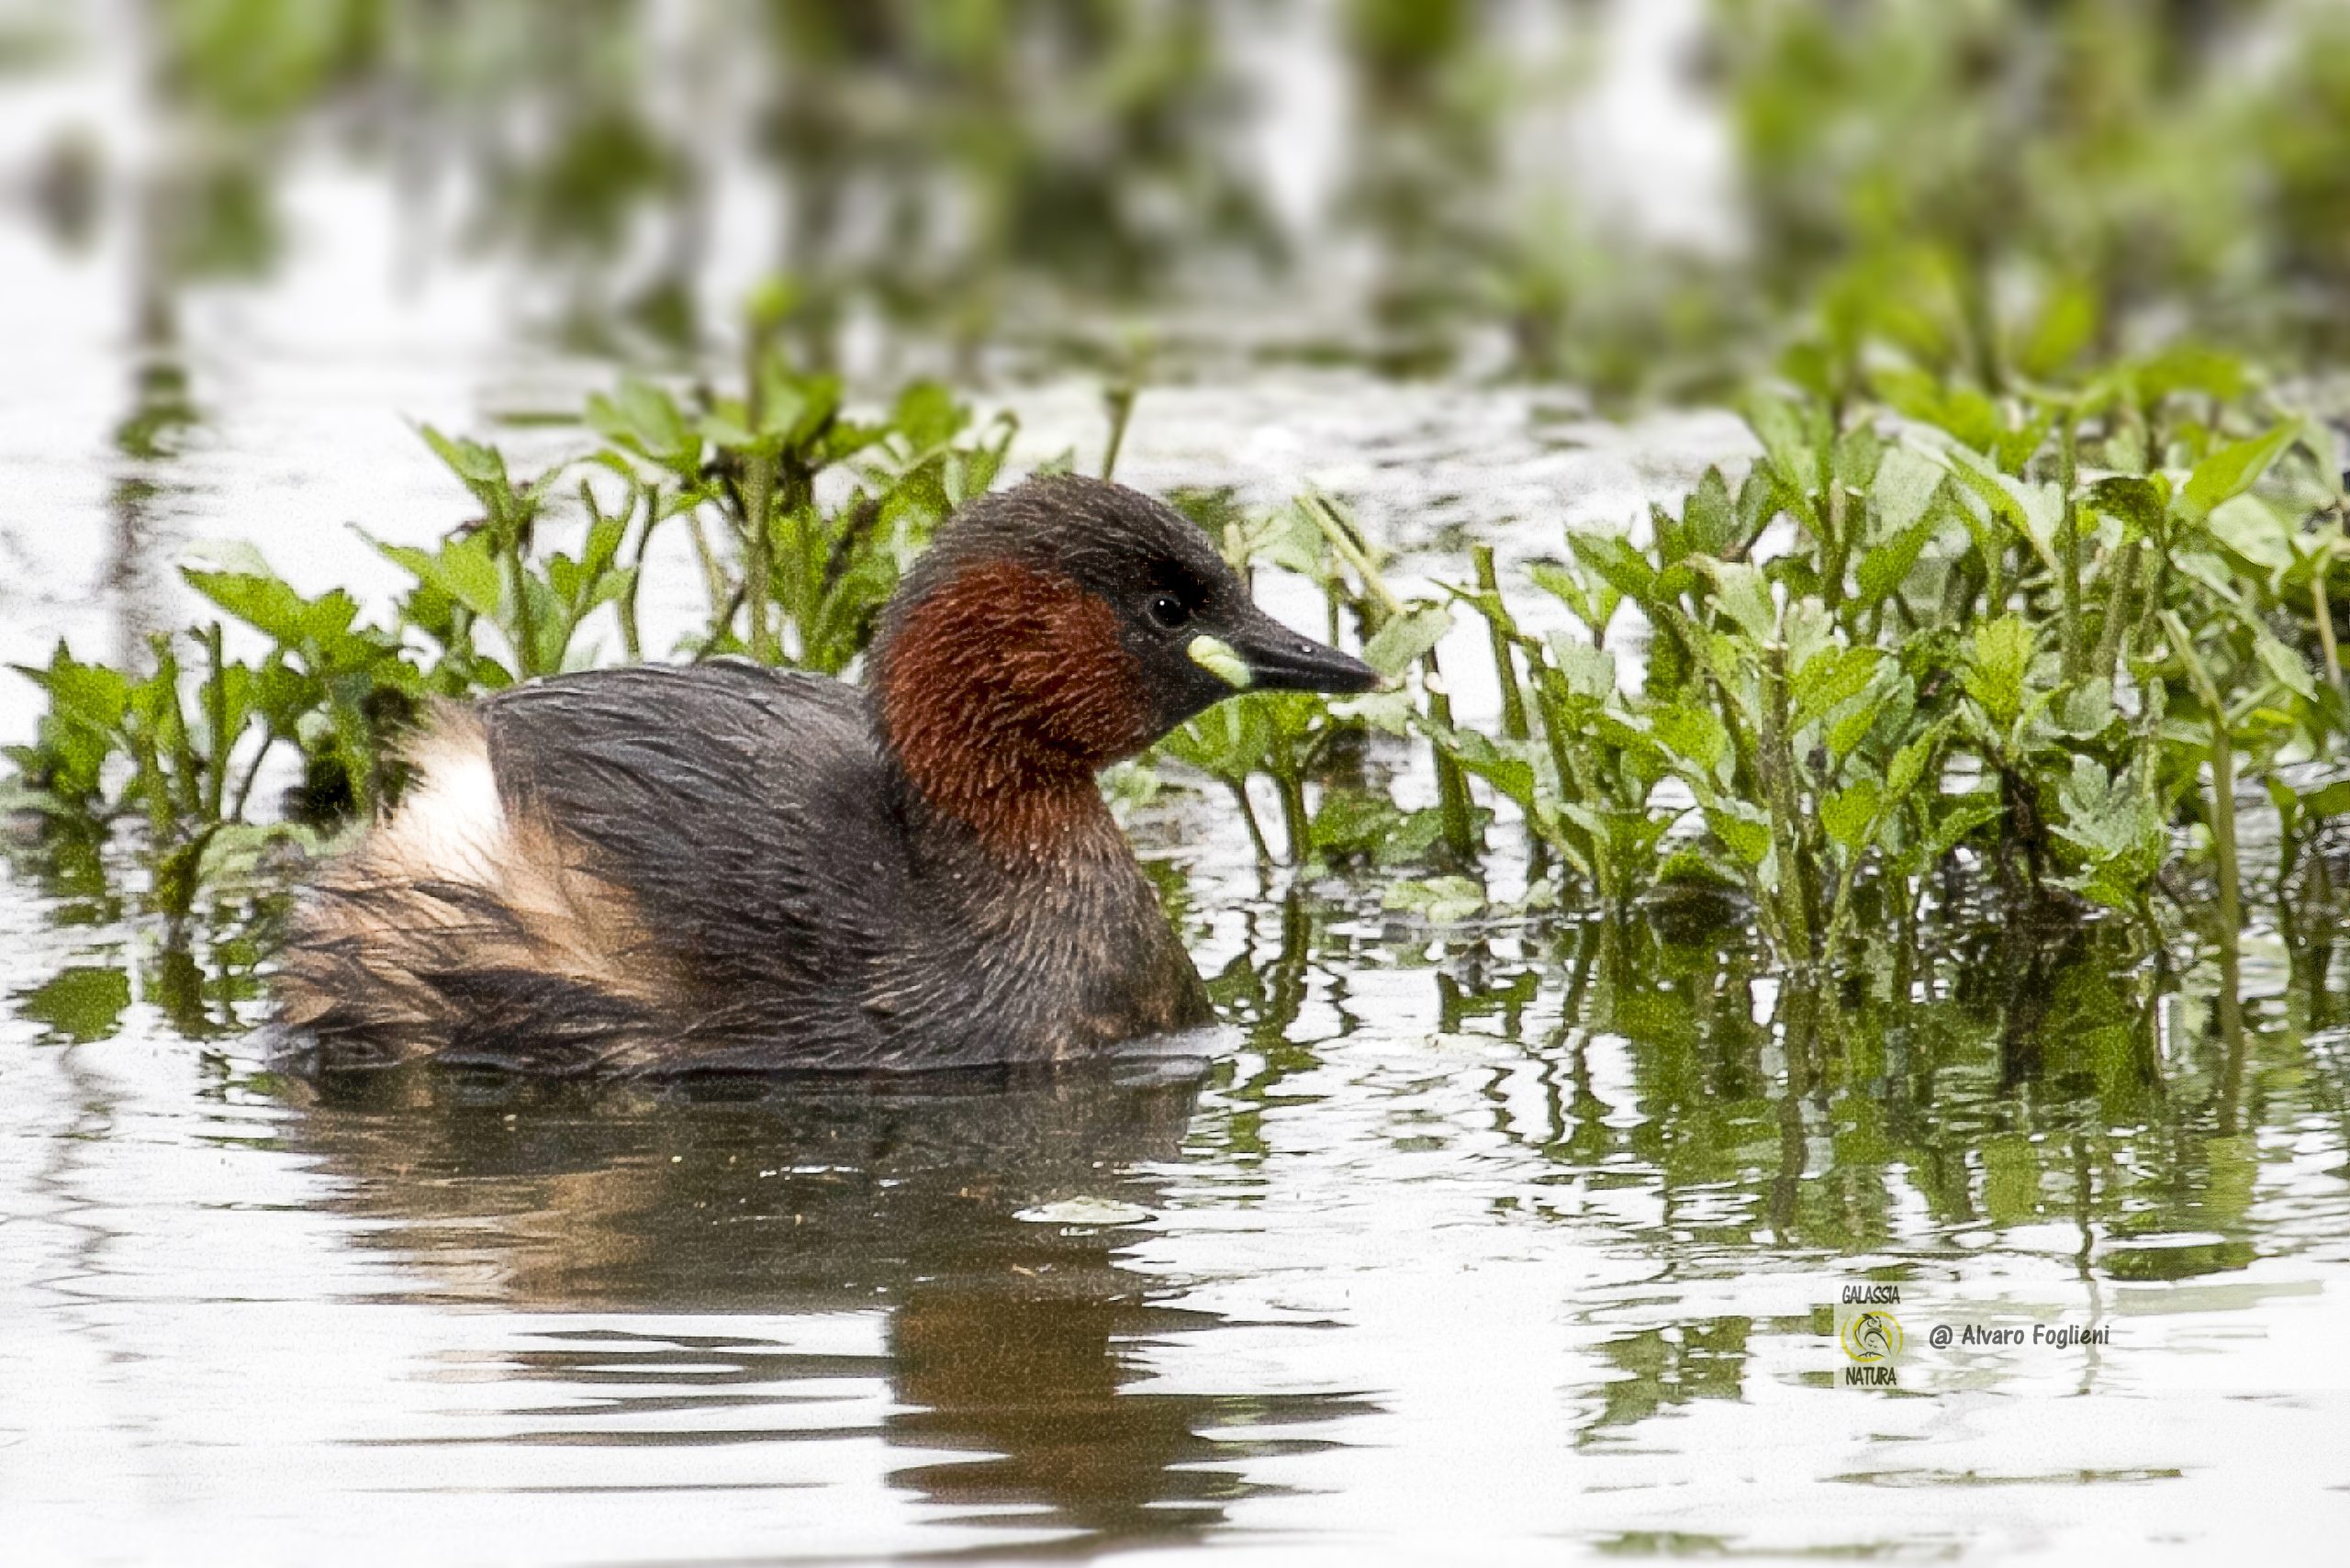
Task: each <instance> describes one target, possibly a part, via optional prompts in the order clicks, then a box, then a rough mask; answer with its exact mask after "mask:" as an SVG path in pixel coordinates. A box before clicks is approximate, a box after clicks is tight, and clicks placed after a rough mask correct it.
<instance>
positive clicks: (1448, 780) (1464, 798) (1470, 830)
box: [1420, 648, 1478, 869]
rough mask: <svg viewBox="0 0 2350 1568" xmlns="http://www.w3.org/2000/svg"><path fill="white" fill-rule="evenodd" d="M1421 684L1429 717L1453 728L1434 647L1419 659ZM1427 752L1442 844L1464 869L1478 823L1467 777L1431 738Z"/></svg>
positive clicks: (1472, 856)
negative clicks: (1431, 759)
mask: <svg viewBox="0 0 2350 1568" xmlns="http://www.w3.org/2000/svg"><path fill="white" fill-rule="evenodd" d="M1420 668H1421V670H1422V672H1423V673H1422V675H1421V684H1422V685H1423V686H1425V687H1426V688H1427V695H1428V718H1429V720H1430V721H1431V722H1433V723H1434V724H1435V725H1436V727H1437V728H1438V729H1439V730H1449V729H1451V728H1452V697H1451V694H1450V693H1449V692H1447V691H1446V690H1445V689H1444V672H1443V670H1441V669H1440V668H1438V666H1437V662H1436V650H1435V649H1434V648H1430V649H1429V650H1428V651H1427V654H1425V655H1422V657H1421V659H1420ZM1428 754H1429V755H1430V756H1433V757H1434V758H1435V759H1436V801H1437V809H1438V812H1440V813H1441V814H1442V816H1443V819H1444V847H1445V851H1446V853H1447V854H1448V855H1449V856H1450V857H1451V858H1452V860H1453V862H1454V864H1455V865H1456V866H1458V867H1460V868H1464V869H1465V868H1468V867H1470V866H1472V865H1474V864H1475V863H1476V860H1477V849H1478V844H1477V824H1476V820H1475V818H1474V817H1472V815H1471V814H1470V813H1471V804H1470V800H1469V779H1468V776H1467V775H1465V774H1463V773H1462V772H1461V771H1460V764H1459V763H1457V762H1455V761H1453V760H1452V758H1451V757H1450V756H1448V755H1447V754H1446V752H1445V749H1444V747H1442V746H1440V745H1437V744H1436V743H1435V742H1434V741H1433V740H1431V741H1430V742H1429V743H1428Z"/></svg>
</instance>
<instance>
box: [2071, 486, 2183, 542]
mask: <svg viewBox="0 0 2350 1568" xmlns="http://www.w3.org/2000/svg"><path fill="white" fill-rule="evenodd" d="M2088 503H2089V505H2090V506H2091V507H2093V508H2095V509H2096V510H2098V511H2101V512H2103V513H2105V515H2106V516H2108V517H2110V518H2113V519H2115V520H2116V521H2120V522H2121V524H2122V525H2123V526H2124V527H2125V528H2126V529H2127V530H2128V532H2129V535H2130V536H2131V537H2132V538H2136V539H2146V540H2154V539H2160V538H2162V537H2163V536H2164V532H2165V530H2164V523H2165V520H2166V519H2167V517H2168V515H2169V511H2170V483H2169V481H2168V480H2166V479H2165V478H2163V476H2160V475H2159V474H2156V475H2149V476H2131V475H2120V476H2114V477H2111V478H2105V479H2099V480H2098V482H2097V483H2096V484H2094V485H2091V486H2090V487H2089V491H2088Z"/></svg>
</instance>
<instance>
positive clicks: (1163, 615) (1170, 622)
mask: <svg viewBox="0 0 2350 1568" xmlns="http://www.w3.org/2000/svg"><path fill="white" fill-rule="evenodd" d="M1150 618H1151V619H1152V620H1153V621H1156V622H1158V624H1159V625H1161V626H1163V627H1165V628H1166V629H1167V630H1168V631H1169V632H1172V631H1173V630H1175V628H1177V627H1178V626H1181V624H1183V622H1186V621H1189V620H1190V619H1191V618H1192V612H1191V610H1188V609H1186V608H1185V607H1184V604H1183V601H1182V600H1181V599H1177V598H1176V597H1175V596H1174V595H1173V594H1171V593H1155V594H1153V595H1151V596H1150Z"/></svg>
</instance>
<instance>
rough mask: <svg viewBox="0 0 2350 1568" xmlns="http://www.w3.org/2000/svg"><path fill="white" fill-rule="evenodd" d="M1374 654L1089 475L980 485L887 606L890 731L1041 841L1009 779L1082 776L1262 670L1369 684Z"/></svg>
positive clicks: (931, 780) (978, 807) (1309, 685)
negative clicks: (1271, 609)
mask: <svg viewBox="0 0 2350 1568" xmlns="http://www.w3.org/2000/svg"><path fill="white" fill-rule="evenodd" d="M1377 682H1378V676H1377V674H1376V672H1374V671H1373V670H1372V669H1371V666H1368V665H1366V664H1364V663H1362V662H1361V661H1360V659H1356V658H1352V657H1350V656H1348V655H1346V654H1342V653H1340V652H1338V651H1337V649H1335V648H1331V647H1326V646H1325V645H1324V644H1320V643H1317V642H1315V641H1314V640H1313V639H1311V638H1308V637H1304V636H1301V635H1299V634H1298V633H1295V632H1292V631H1291V630H1290V629H1289V628H1287V627H1285V626H1283V625H1282V624H1281V622H1277V621H1275V620H1273V619H1272V618H1271V617H1270V616H1269V615H1267V614H1266V613H1265V612H1264V611H1262V610H1259V609H1258V608H1257V607H1256V605H1255V604H1253V603H1252V602H1250V600H1249V598H1248V589H1247V588H1246V587H1244V586H1243V585H1242V583H1241V581H1240V579H1239V578H1238V577H1237V576H1235V575H1234V573H1233V571H1232V569H1231V568H1230V567H1228V566H1225V563H1224V561H1223V559H1222V557H1220V556H1219V555H1218V554H1216V552H1215V550H1214V547H1213V546H1212V545H1211V544H1210V543H1209V542H1208V539H1207V536H1206V535H1205V534H1204V533H1203V532H1201V531H1200V529H1199V527H1198V526H1197V525H1196V524H1194V523H1192V521H1189V520H1188V519H1186V518H1184V517H1183V516H1181V514H1180V513H1178V512H1176V511H1174V510H1172V509H1170V508H1169V507H1167V506H1165V505H1164V504H1162V503H1160V502H1158V501H1156V500H1153V499H1152V498H1149V497H1147V496H1145V495H1142V494H1140V493H1139V492H1137V491H1134V490H1130V489H1127V488H1125V487H1123V486H1119V485H1113V484H1108V483H1105V482H1103V481H1101V480H1096V479H1086V478H1080V477H1079V476H1074V475H1054V476H1046V477H1040V478H1035V479H1031V480H1029V481H1028V482H1027V483H1025V484H1024V485H1021V486H1019V487H1016V488H1014V489H1011V490H1007V491H1002V492H1000V493H997V494H993V495H989V496H985V497H982V498H979V499H976V500H973V501H971V502H969V503H968V505H966V506H965V507H964V508H963V509H962V510H960V511H959V512H957V514H956V515H955V517H954V518H953V519H952V520H951V521H949V522H948V523H947V525H946V527H945V528H944V529H942V530H941V531H940V532H939V536H938V539H937V541H936V542H935V543H934V544H933V545H932V546H931V548H930V550H929V551H928V552H927V553H926V554H923V557H922V558H921V559H920V560H919V561H917V562H916V563H915V564H914V566H913V568H912V570H911V571H910V572H908V573H907V575H906V578H905V580H904V581H903V582H902V583H901V585H900V586H899V589H898V592H897V594H896V596H895V597H894V598H893V599H891V600H890V605H889V607H888V609H887V610H885V611H884V612H883V615H882V623H881V629H880V633H879V636H878V638H877V640H876V642H875V644H874V651H873V656H872V660H871V671H870V683H871V686H872V689H873V691H874V694H875V699H876V709H877V713H878V721H879V724H880V728H881V732H882V737H883V739H884V741H885V742H886V744H887V745H889V746H890V749H891V750H892V752H893V753H894V754H895V756H897V758H898V760H899V762H900V764H901V766H902V767H904V769H905V771H906V774H907V776H908V778H911V779H912V782H913V784H914V786H915V787H916V789H917V790H919V791H920V792H921V793H922V795H923V798H924V799H925V800H926V801H929V803H930V804H932V805H933V806H935V807H937V808H939V809H941V810H943V811H945V812H947V813H948V814H949V815H952V816H956V817H959V818H961V819H962V820H964V821H966V822H967V823H971V825H973V826H975V827H979V828H980V829H981V830H982V832H983V833H986V832H990V831H992V830H993V829H994V828H997V827H1003V828H1004V831H1005V832H1007V833H1013V834H1014V835H1015V836H1019V837H1022V838H1024V839H1027V840H1030V841H1033V840H1034V839H1035V837H1036V832H1037V831H1042V830H1040V829H1038V828H1037V823H1035V822H1028V821H1025V820H1019V821H1014V822H1013V823H1012V825H1010V826H1005V823H1004V822H1003V821H1000V820H999V819H1007V820H1008V819H1025V818H1032V817H1033V818H1036V819H1037V821H1038V822H1042V821H1044V820H1045V819H1046V816H1048V815H1049V813H1039V812H1019V811H1015V810H1012V809H1011V808H1012V806H1013V801H1012V800H1009V799H1005V798H1004V797H1019V796H1022V795H1037V794H1050V793H1052V792H1054V791H1061V792H1066V791H1068V790H1069V789H1071V788H1072V787H1073V786H1075V785H1082V793H1083V794H1084V795H1085V796H1087V797H1091V792H1092V787H1091V775H1092V774H1093V773H1094V772H1095V771H1096V770H1098V769H1099V768H1101V767H1104V766H1106V765H1108V764H1109V763H1112V762H1114V761H1117V760H1118V759H1120V758H1121V757H1125V756H1133V755H1134V754H1135V753H1136V752H1138V751H1140V750H1141V749H1142V748H1143V747H1145V746H1147V745H1149V744H1150V743H1151V742H1153V741H1155V740H1157V739H1158V737H1159V736H1161V735H1163V734H1166V733H1167V732H1168V731H1169V730H1170V729H1173V728H1174V727H1175V726H1176V725H1177V724H1180V723H1181V722H1183V721H1184V720H1186V719H1188V718H1191V717H1192V715H1194V714H1196V713H1198V712H1200V711H1203V710H1204V709H1206V708H1208V707H1210V706H1211V705H1213V704H1214V703H1215V702H1217V701H1219V700H1223V699H1224V698H1226V697H1230V696H1232V695H1233V694H1235V693H1236V692H1238V691H1242V690H1250V689H1263V690H1276V691H1328V692H1357V691H1368V690H1369V689H1371V687H1372V686H1374V685H1376V684H1377Z"/></svg>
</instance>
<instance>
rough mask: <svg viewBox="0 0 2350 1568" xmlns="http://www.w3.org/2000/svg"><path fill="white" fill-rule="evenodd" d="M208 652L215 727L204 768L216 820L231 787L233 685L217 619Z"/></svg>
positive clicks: (210, 715)
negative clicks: (224, 672) (225, 668)
mask: <svg viewBox="0 0 2350 1568" xmlns="http://www.w3.org/2000/svg"><path fill="white" fill-rule="evenodd" d="M204 655H205V664H206V665H207V678H206V680H205V683H204V695H205V700H206V707H207V713H206V715H205V721H206V722H207V724H208V725H210V727H211V730H212V737H211V741H212V744H211V749H210V754H209V756H207V758H206V763H207V766H206V767H205V770H204V810H205V815H206V816H207V817H208V818H210V819H211V820H212V821H214V822H218V821H219V820H220V807H221V805H222V803H223V801H224V799H225V795H226V791H227V790H228V788H229V740H230V736H229V685H228V682H227V681H226V680H224V679H223V678H222V666H223V665H224V663H225V662H226V661H225V660H223V659H222V657H221V654H220V622H218V621H215V622H212V624H210V625H209V626H207V627H206V628H205V629H204Z"/></svg>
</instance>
